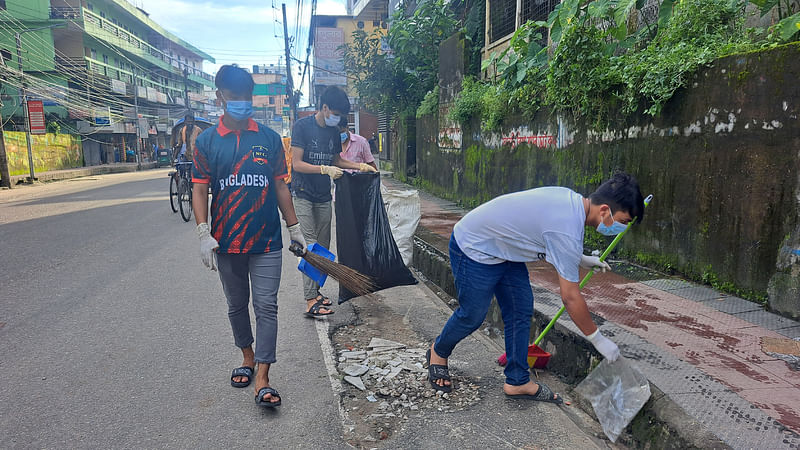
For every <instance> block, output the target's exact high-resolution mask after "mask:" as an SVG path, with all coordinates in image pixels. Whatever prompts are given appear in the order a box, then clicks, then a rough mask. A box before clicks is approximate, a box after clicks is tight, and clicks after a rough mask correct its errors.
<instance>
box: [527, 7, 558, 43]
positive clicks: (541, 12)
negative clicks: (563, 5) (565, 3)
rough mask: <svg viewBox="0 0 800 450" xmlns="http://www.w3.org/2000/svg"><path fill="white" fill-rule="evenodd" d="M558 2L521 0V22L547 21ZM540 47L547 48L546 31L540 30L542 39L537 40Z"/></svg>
mask: <svg viewBox="0 0 800 450" xmlns="http://www.w3.org/2000/svg"><path fill="white" fill-rule="evenodd" d="M558 3H559V0H522V21H521V23H526V22H528V21H532V22H536V21H542V22H545V21H547V18H548V17H549V16H550V13H551V12H553V10H554V9H555V8H556V5H558ZM539 44H541V45H542V47H545V46H547V30H545V29H542V39H540V40H539Z"/></svg>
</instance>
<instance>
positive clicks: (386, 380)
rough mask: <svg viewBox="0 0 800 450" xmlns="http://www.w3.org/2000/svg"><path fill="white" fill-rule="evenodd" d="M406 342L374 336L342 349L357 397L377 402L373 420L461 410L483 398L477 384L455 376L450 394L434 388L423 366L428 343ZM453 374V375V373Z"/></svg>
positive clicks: (344, 369) (341, 362) (342, 364)
mask: <svg viewBox="0 0 800 450" xmlns="http://www.w3.org/2000/svg"><path fill="white" fill-rule="evenodd" d="M421 345H422V346H421V347H417V348H408V347H407V346H406V345H404V344H402V343H399V342H394V341H390V340H386V339H381V338H375V337H373V338H372V339H371V341H370V343H369V345H368V346H367V347H366V348H365V349H356V348H353V349H346V350H340V351H339V355H338V358H339V359H338V369H339V372H340V373H341V374H342V376H343V377H344V381H345V382H346V383H347V384H349V385H352V386H353V387H355V389H357V390H358V391H359V392H357V393H356V396H361V397H362V398H365V399H366V400H367V401H368V402H370V403H373V404H374V403H377V408H375V411H376V412H375V413H374V414H372V416H373V419H377V418H383V417H385V418H391V417H397V416H399V417H404V415H406V414H408V411H419V410H420V409H435V410H438V411H457V410H461V409H464V408H466V407H468V406H470V405H471V404H474V403H476V402H478V401H479V400H480V398H479V397H478V393H477V388H478V387H477V386H476V385H474V384H470V383H467V382H465V381H463V380H458V379H454V380H453V382H454V384H455V389H454V390H453V391H452V392H450V393H442V392H441V391H436V390H434V389H433V388H432V387H431V385H430V383H429V382H428V370H427V369H426V368H425V367H424V366H423V364H424V363H425V353H426V351H427V346H425V344H421ZM451 375H452V374H451Z"/></svg>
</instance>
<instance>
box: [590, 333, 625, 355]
mask: <svg viewBox="0 0 800 450" xmlns="http://www.w3.org/2000/svg"><path fill="white" fill-rule="evenodd" d="M586 339H588V340H589V342H591V343H592V345H594V348H596V349H597V351H598V352H600V354H601V355H603V357H604V358H605V359H607V360H608V362H614V361H616V360H617V358H619V347H617V344H615V343H614V342H613V341H612V340H611V339H609V338H607V337H605V336H603V334H602V333H600V329H599V328H598V329H597V330H595V332H594V333H592V334H590V335H588V336H586Z"/></svg>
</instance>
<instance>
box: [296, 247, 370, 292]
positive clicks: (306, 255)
mask: <svg viewBox="0 0 800 450" xmlns="http://www.w3.org/2000/svg"><path fill="white" fill-rule="evenodd" d="M289 251H290V252H292V253H294V254H295V256H299V257H300V258H303V259H305V260H306V261H307V262H308V263H309V264H311V265H312V266H314V267H315V268H316V269H317V270H319V271H320V272H322V273H324V274H327V275H328V276H330V277H331V278H333V279H335V280H336V281H338V282H339V284H340V285H341V286H342V287H344V288H345V289H347V290H348V291H350V292H352V293H354V294H356V295H357V296H363V295H367V294H370V293H372V292H375V291H376V290H378V285H377V284H376V283H375V280H373V279H372V278H371V277H368V276H367V275H364V274H362V273H361V272H358V271H357V270H354V269H351V268H349V267H347V266H345V265H343V264H339V263H337V262H334V261H331V260H330V259H328V258H325V257H324V256H320V255H317V254H316V253H314V252H309V251H306V249H304V248H303V247H300V245H298V244H297V243H296V242H292V245H290V246H289Z"/></svg>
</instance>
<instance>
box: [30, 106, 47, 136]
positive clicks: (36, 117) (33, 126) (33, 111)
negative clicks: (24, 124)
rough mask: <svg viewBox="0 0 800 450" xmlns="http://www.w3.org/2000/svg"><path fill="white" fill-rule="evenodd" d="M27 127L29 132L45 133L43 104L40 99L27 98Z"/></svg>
mask: <svg viewBox="0 0 800 450" xmlns="http://www.w3.org/2000/svg"><path fill="white" fill-rule="evenodd" d="M28 129H29V130H30V132H31V134H45V133H47V124H46V123H45V121H44V104H43V103H42V101H41V100H28Z"/></svg>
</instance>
